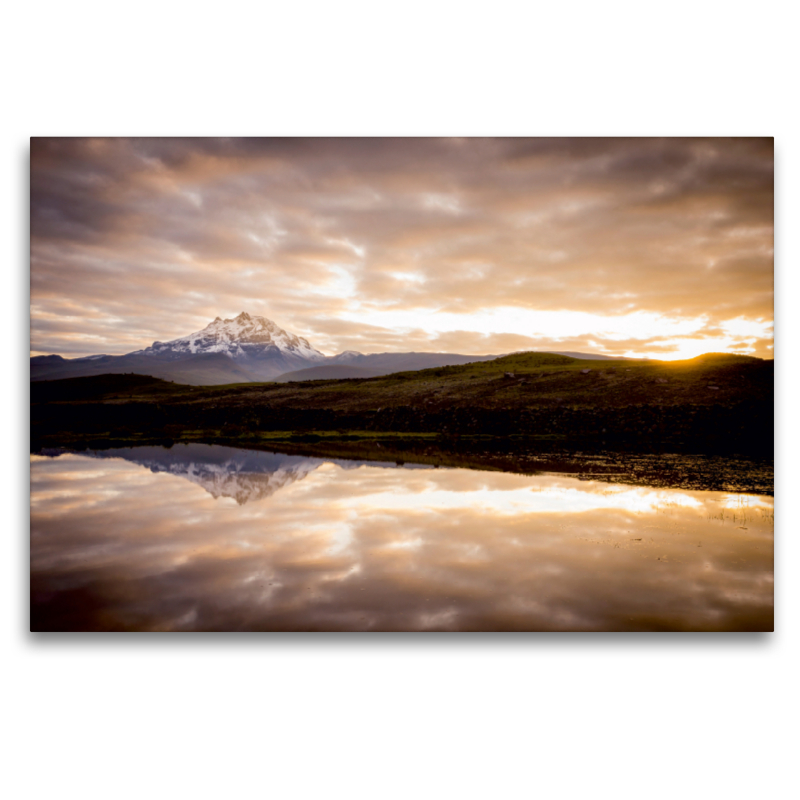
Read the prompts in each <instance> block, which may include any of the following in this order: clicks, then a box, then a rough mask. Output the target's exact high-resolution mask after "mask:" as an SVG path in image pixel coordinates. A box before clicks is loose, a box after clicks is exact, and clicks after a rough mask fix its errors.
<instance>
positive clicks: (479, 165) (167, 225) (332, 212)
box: [31, 138, 773, 359]
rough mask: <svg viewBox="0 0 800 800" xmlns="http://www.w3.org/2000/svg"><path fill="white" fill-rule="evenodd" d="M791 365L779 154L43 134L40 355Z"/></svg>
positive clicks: (526, 142)
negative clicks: (250, 351) (780, 322)
mask: <svg viewBox="0 0 800 800" xmlns="http://www.w3.org/2000/svg"><path fill="white" fill-rule="evenodd" d="M240 311H247V312H249V313H250V314H259V315H263V316H266V317H269V318H270V319H272V320H274V321H275V322H276V323H277V324H278V325H280V326H281V327H283V328H285V329H286V330H288V331H291V332H292V333H296V334H298V335H300V336H304V337H306V338H307V339H308V340H309V341H310V342H311V344H312V345H314V346H316V347H317V348H318V349H320V350H322V351H323V352H325V353H327V354H330V355H332V354H335V353H338V352H340V351H342V350H346V349H348V350H359V351H361V352H364V353H372V352H390V351H398V352H405V351H409V350H417V351H422V350H427V351H446V352H459V353H470V354H486V353H505V352H511V351H515V350H529V349H539V350H541V349H558V350H579V351H590V352H599V353H607V354H612V355H628V356H649V357H654V358H669V359H673V358H681V357H683V358H685V357H692V356H695V355H699V354H700V353H704V352H711V351H731V352H742V353H749V354H752V355H758V356H761V357H765V358H772V335H773V144H772V139H701V140H697V139H592V138H581V139H288V140H287V139H256V140H253V139H225V140H215V139H195V140H192V139H135V140H133V139H132V140H127V139H32V140H31V355H39V354H44V353H58V354H60V355H63V356H65V357H76V356H82V355H89V354H94V353H112V354H122V353H126V352H130V351H132V350H136V349H139V348H142V347H145V346H147V345H149V344H151V343H152V342H153V341H154V340H160V341H168V340H170V339H174V338H177V337H179V336H184V335H186V334H189V333H192V332H194V331H196V330H199V329H201V328H203V327H205V325H206V324H208V323H209V322H210V321H211V320H213V319H214V318H215V317H217V316H221V317H233V316H235V315H236V314H238V313H239V312H240Z"/></svg>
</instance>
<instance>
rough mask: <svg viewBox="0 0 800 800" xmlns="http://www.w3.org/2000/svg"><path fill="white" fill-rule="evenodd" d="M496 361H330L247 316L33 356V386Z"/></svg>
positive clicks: (349, 354)
mask: <svg viewBox="0 0 800 800" xmlns="http://www.w3.org/2000/svg"><path fill="white" fill-rule="evenodd" d="M553 352H556V351H553ZM557 352H559V353H561V351H557ZM562 354H563V355H570V356H573V357H576V358H598V359H607V358H608V356H600V355H591V354H587V353H562ZM498 355H499V354H498ZM498 355H485V356H472V355H461V354H458V353H413V352H412V353H372V354H369V355H364V354H363V353H358V352H356V351H354V350H346V351H345V352H343V353H340V354H339V355H336V356H325V355H324V354H323V353H321V352H320V351H319V350H317V349H316V348H314V347H312V345H311V344H310V343H309V342H308V340H307V339H304V338H302V337H301V336H296V335H295V334H293V333H288V332H287V331H285V330H283V328H280V327H278V325H276V324H275V323H274V322H272V320H269V319H267V318H266V317H259V316H255V315H253V316H251V315H250V314H247V313H245V312H244V311H243V312H242V313H241V314H239V316H238V317H235V318H233V319H221V318H220V317H217V318H216V319H215V320H214V321H213V322H211V323H209V324H208V325H207V326H206V327H205V328H203V329H202V330H200V331H197V332H196V333H192V334H189V335H188V336H182V337H181V338H179V339H173V340H172V341H170V342H153V344H152V345H150V347H146V348H145V349H143V350H136V351H134V352H132V353H127V354H126V355H122V356H109V355H96V356H84V357H83V358H71V359H66V358H62V357H61V356H58V355H49V356H34V357H33V358H31V361H30V369H31V380H32V381H41V380H55V379H59V378H78V377H83V376H87V375H102V374H108V373H116V374H119V373H131V372H132V373H136V374H139V375H151V376H152V377H154V378H161V379H162V380H169V381H175V382H176V383H183V384H190V385H195V386H210V385H218V384H225V383H252V382H259V381H305V380H321V379H331V378H371V377H376V376H379V375H388V374H391V373H393V372H405V371H413V370H418V369H429V368H434V367H446V366H451V365H458V364H467V363H470V362H474V361H490V360H492V359H495V358H497V357H498Z"/></svg>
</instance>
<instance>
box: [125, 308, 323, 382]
mask: <svg viewBox="0 0 800 800" xmlns="http://www.w3.org/2000/svg"><path fill="white" fill-rule="evenodd" d="M208 353H222V354H224V355H227V356H229V357H230V358H232V359H233V360H234V361H239V362H245V363H248V364H251V365H252V364H253V362H275V364H274V366H275V367H276V368H280V369H281V370H283V371H285V369H297V368H302V367H308V366H313V365H314V364H317V363H319V362H322V361H324V360H325V356H324V355H323V354H322V353H320V352H319V350H317V349H315V348H314V347H312V346H311V345H310V344H309V342H308V340H307V339H304V338H303V337H301V336H295V334H293V333H288V332H287V331H285V330H283V328H280V327H279V326H278V325H276V324H275V323H274V322H273V321H272V320H270V319H267V318H266V317H258V316H251V315H250V314H248V313H246V312H245V311H242V313H241V314H239V316H238V317H234V318H233V319H221V318H220V317H217V318H216V319H215V320H214V321H213V322H211V323H209V324H208V325H206V327H205V328H203V329H202V330H201V331H197V332H196V333H190V334H189V335H188V336H182V337H180V338H179V339H173V340H172V341H170V342H153V344H152V345H151V346H150V347H147V348H145V349H144V350H140V351H137V355H138V354H141V355H146V356H157V357H159V358H168V359H179V358H185V357H186V356H188V355H197V354H208ZM275 374H277V373H275Z"/></svg>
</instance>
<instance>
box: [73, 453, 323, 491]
mask: <svg viewBox="0 0 800 800" xmlns="http://www.w3.org/2000/svg"><path fill="white" fill-rule="evenodd" d="M85 455H88V456H91V457H92V458H124V459H125V460H126V461H131V462H133V463H134V464H140V465H141V466H143V467H147V469H149V470H150V471H151V472H167V473H169V474H170V475H179V476H180V477H182V478H186V479H187V480H190V481H192V483H196V484H197V485H198V486H202V487H203V489H205V490H206V491H207V492H208V493H209V494H210V495H211V496H212V497H214V498H218V497H232V498H233V499H234V500H236V502H237V503H238V504H239V505H240V506H241V505H244V504H245V503H247V502H248V501H252V500H262V499H264V498H265V497H270V496H271V495H272V494H274V493H275V492H277V491H278V490H279V489H282V488H283V487H284V486H288V485H289V484H291V483H294V482H295V481H297V480H300V479H302V478H305V477H306V475H308V474H309V473H310V472H313V471H314V470H315V469H316V468H317V467H318V466H320V465H321V464H323V463H324V459H321V458H305V457H304V456H289V455H282V454H280V453H262V452H258V451H253V450H237V449H236V448H233V447H220V446H218V445H213V446H212V445H207V444H187V445H175V446H174V447H172V448H170V449H166V448H163V447H135V448H133V447H123V448H118V449H114V450H93V451H92V450H90V451H87V452H86V453H85Z"/></svg>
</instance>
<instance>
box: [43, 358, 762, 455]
mask: <svg viewBox="0 0 800 800" xmlns="http://www.w3.org/2000/svg"><path fill="white" fill-rule="evenodd" d="M133 377H135V376H119V377H114V376H106V377H105V378H104V379H103V380H102V381H100V380H99V379H74V380H72V381H53V382H40V383H36V384H32V385H31V401H32V408H31V431H32V438H33V440H34V441H36V442H53V441H57V440H59V439H64V438H69V437H73V438H81V437H83V438H86V437H89V438H92V437H99V438H103V437H106V438H116V439H127V438H131V439H135V438H136V437H141V436H154V437H164V438H168V439H173V440H178V439H193V438H194V439H200V438H202V439H204V440H223V439H224V440H225V441H241V442H244V443H248V444H258V443H270V442H271V443H274V442H276V441H314V440H320V441H321V440H323V439H324V440H325V441H328V442H329V441H331V439H332V438H338V439H340V440H342V441H360V440H364V441H367V440H376V441H377V440H380V439H381V438H383V439H386V440H387V441H388V440H392V441H395V440H396V438H397V437H401V438H402V437H407V438H408V437H411V438H413V437H416V438H419V439H426V438H430V437H433V438H434V439H435V440H436V441H439V442H449V443H450V444H453V443H455V442H462V443H463V442H466V441H480V442H483V444H484V445H485V444H486V442H487V441H489V440H491V441H492V446H493V447H496V448H501V449H502V448H505V449H508V448H513V447H518V446H522V445H520V444H519V443H520V442H524V443H525V445H524V446H531V443H532V442H535V443H536V446H537V447H547V446H550V447H552V446H564V447H570V448H572V449H582V448H591V447H595V448H597V447H608V448H634V449H637V450H639V451H642V452H644V451H648V452H658V451H659V450H662V449H665V448H667V449H672V450H675V451H682V452H696V453H706V452H708V453H712V452H746V453H758V454H762V455H764V454H770V453H771V450H772V437H773V362H771V361H764V360H761V359H757V358H750V357H746V356H731V355H720V354H709V355H706V356H701V357H699V358H695V359H691V360H688V361H678V362H656V361H625V362H607V361H606V362H598V361H596V360H582V359H574V358H570V357H568V356H560V355H554V354H545V353H521V354H515V355H511V356H505V357H502V358H499V359H496V360H494V361H486V362H475V363H469V364H464V365H459V366H450V367H439V368H435V369H428V370H420V371H416V372H403V373H395V374H393V375H387V376H382V377H377V378H369V379H351V380H321V381H303V382H296V383H259V384H253V383H243V384H230V385H226V386H204V387H191V386H180V385H178V384H172V383H166V382H163V381H156V380H154V379H150V378H148V379H142V380H141V381H140V382H138V383H137V381H135V380H132V378H133ZM82 381H83V382H82ZM92 381H94V382H92ZM115 381H119V383H115ZM393 437H394V438H393ZM482 446H483V445H482Z"/></svg>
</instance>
